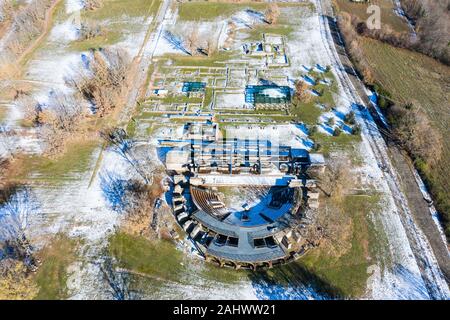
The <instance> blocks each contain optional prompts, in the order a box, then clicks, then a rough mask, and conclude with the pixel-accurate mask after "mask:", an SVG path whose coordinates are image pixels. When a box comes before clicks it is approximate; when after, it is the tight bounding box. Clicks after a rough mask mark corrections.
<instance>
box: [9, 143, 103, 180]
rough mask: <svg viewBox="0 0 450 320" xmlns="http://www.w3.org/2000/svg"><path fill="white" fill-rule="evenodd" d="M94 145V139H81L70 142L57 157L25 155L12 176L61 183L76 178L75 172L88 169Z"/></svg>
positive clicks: (95, 145) (19, 178)
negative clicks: (19, 166)
mask: <svg viewBox="0 0 450 320" xmlns="http://www.w3.org/2000/svg"><path fill="white" fill-rule="evenodd" d="M96 147H98V142H96V141H83V142H77V143H73V144H70V145H69V146H68V147H67V151H66V152H64V153H63V154H62V155H61V156H60V157H59V158H55V159H50V158H47V157H44V156H27V157H25V158H23V159H22V166H21V168H20V170H19V172H17V174H16V175H15V177H14V178H15V179H18V180H23V181H33V182H44V183H47V182H50V183H61V182H64V181H70V180H74V179H78V177H76V174H77V173H83V172H86V170H88V169H89V165H90V163H91V157H92V154H93V152H94V149H95V148H96Z"/></svg>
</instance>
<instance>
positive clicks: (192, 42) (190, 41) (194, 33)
mask: <svg viewBox="0 0 450 320" xmlns="http://www.w3.org/2000/svg"><path fill="white" fill-rule="evenodd" d="M198 42H199V35H198V30H197V28H195V27H192V28H190V29H189V30H188V32H187V36H186V38H185V45H184V47H185V48H186V49H187V50H188V51H189V52H190V54H191V55H195V54H197V52H198V51H197V49H198V48H199V45H198Z"/></svg>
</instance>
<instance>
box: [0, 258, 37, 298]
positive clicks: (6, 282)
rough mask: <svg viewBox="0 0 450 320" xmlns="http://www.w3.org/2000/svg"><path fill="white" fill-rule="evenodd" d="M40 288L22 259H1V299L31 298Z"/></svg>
mask: <svg viewBox="0 0 450 320" xmlns="http://www.w3.org/2000/svg"><path fill="white" fill-rule="evenodd" d="M38 291H39V289H38V287H37V286H36V283H35V281H34V280H33V279H32V277H31V273H30V272H29V270H28V268H27V266H26V265H25V264H24V263H23V262H22V261H20V260H16V259H12V258H4V259H0V300H31V299H33V298H35V297H36V295H37V293H38Z"/></svg>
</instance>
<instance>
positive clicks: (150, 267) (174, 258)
mask: <svg viewBox="0 0 450 320" xmlns="http://www.w3.org/2000/svg"><path fill="white" fill-rule="evenodd" d="M108 250H109V253H110V254H111V255H112V256H113V257H115V258H116V259H117V263H118V266H119V267H122V268H125V269H128V270H132V271H134V272H139V273H144V274H146V275H148V276H150V277H153V278H156V279H160V280H161V279H162V280H169V281H179V280H180V278H181V277H182V275H183V273H184V272H185V270H184V269H185V268H184V266H183V265H181V263H182V261H183V253H182V252H180V251H178V250H177V249H176V248H175V245H174V244H173V243H171V242H168V241H164V240H155V241H149V240H147V239H146V238H144V237H140V236H132V235H129V234H126V233H123V232H118V233H116V234H114V235H113V236H111V237H110V239H109V246H108Z"/></svg>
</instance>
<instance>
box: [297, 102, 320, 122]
mask: <svg viewBox="0 0 450 320" xmlns="http://www.w3.org/2000/svg"><path fill="white" fill-rule="evenodd" d="M291 113H292V114H293V115H294V116H296V117H297V119H298V120H299V121H302V122H304V123H306V124H309V125H314V124H316V123H317V119H318V118H319V116H320V115H321V114H322V110H321V109H320V108H318V107H317V106H316V102H315V101H314V100H313V101H311V102H308V103H304V102H295V101H294V102H293V105H292V108H291Z"/></svg>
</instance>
